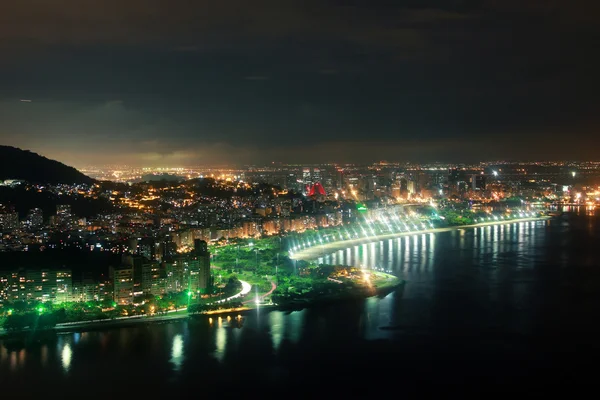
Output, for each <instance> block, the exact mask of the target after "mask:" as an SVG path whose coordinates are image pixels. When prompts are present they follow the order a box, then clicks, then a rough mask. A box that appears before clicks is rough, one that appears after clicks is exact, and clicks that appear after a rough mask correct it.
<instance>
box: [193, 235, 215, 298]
mask: <svg viewBox="0 0 600 400" xmlns="http://www.w3.org/2000/svg"><path fill="white" fill-rule="evenodd" d="M193 261H194V269H196V270H197V271H198V277H197V290H199V291H200V292H202V293H205V292H206V291H207V290H208V289H209V288H210V286H211V280H210V252H209V251H208V245H207V243H206V242H205V241H204V240H198V239H196V240H194V259H193Z"/></svg>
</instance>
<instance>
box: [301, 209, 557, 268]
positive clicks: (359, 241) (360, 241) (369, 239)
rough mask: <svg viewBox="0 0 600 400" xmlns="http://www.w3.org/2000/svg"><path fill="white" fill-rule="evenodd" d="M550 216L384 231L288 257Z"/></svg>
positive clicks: (314, 256) (307, 258) (303, 258)
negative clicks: (394, 231)
mask: <svg viewBox="0 0 600 400" xmlns="http://www.w3.org/2000/svg"><path fill="white" fill-rule="evenodd" d="M551 218H552V217H531V218H516V219H511V220H504V221H491V222H480V223H477V224H471V225H456V226H448V227H445V228H432V229H424V230H422V231H409V232H398V233H386V234H384V235H376V236H371V237H365V238H358V239H349V240H338V241H337V242H331V243H325V244H320V245H317V246H314V247H310V248H308V249H304V250H300V251H298V252H297V253H295V254H294V255H293V256H291V257H290V258H291V259H293V260H301V261H314V260H317V259H318V258H319V257H322V256H325V255H328V254H332V253H335V252H336V251H339V250H345V249H347V248H349V247H354V246H356V245H359V244H365V243H376V242H381V241H382V240H386V239H395V238H399V237H403V236H413V235H422V234H426V233H442V232H450V231H455V230H459V229H470V228H479V227H485V226H494V225H509V224H514V223H519V222H530V221H546V220H549V219H551Z"/></svg>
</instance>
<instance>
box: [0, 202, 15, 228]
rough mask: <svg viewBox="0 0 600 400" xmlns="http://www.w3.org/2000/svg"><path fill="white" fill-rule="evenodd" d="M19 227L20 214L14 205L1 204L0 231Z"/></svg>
mask: <svg viewBox="0 0 600 400" xmlns="http://www.w3.org/2000/svg"><path fill="white" fill-rule="evenodd" d="M18 227H19V214H18V213H17V212H15V209H14V207H12V206H3V205H2V204H0V231H12V230H14V229H17V228H18Z"/></svg>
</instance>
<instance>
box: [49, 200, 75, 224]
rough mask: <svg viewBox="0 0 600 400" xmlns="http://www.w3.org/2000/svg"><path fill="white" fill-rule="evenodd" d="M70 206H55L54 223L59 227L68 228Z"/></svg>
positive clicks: (70, 216) (70, 217) (70, 215)
mask: <svg viewBox="0 0 600 400" xmlns="http://www.w3.org/2000/svg"><path fill="white" fill-rule="evenodd" d="M72 217H73V215H72V214H71V206H70V205H68V204H59V205H57V206H56V218H55V219H54V223H55V224H56V225H59V226H68V225H70V224H71V219H72Z"/></svg>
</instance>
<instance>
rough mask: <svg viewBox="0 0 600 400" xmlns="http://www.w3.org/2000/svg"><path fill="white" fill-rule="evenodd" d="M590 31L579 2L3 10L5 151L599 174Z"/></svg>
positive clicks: (592, 5) (592, 13)
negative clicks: (436, 164) (553, 166)
mask: <svg viewBox="0 0 600 400" xmlns="http://www.w3.org/2000/svg"><path fill="white" fill-rule="evenodd" d="M599 17H600V5H599V3H598V2H592V1H587V0H586V1H584V0H569V1H564V0H563V1H558V0H555V1H553V0H549V1H542V0H538V1H527V0H497V1H466V0H465V1H454V0H437V1H409V0H406V1H402V0H397V1H391V0H390V1H384V0H368V1H367V0H365V1H358V0H357V1H341V0H339V1H332V0H298V1H296V0H266V1H259V0H211V1H203V0H190V1H179V0H171V1H159V0H118V1H114V0H97V1H93V0H87V1H86V0H53V1H48V0H4V1H2V2H0V51H1V54H0V143H1V144H8V145H13V146H17V147H21V148H26V149H31V150H33V151H36V152H39V153H42V154H44V155H46V156H48V157H51V158H55V159H58V160H60V161H63V162H65V163H68V164H71V165H74V166H76V167H84V166H87V165H90V164H96V165H99V164H100V165H101V164H108V163H122V164H129V165H138V166H185V165H198V164H225V163H254V162H256V163H263V162H270V161H283V162H305V163H312V162H330V161H334V162H369V161H379V160H390V161H396V160H397V161H403V160H410V161H433V160H440V161H460V160H464V161H478V160H486V159H499V158H505V159H559V158H560V159H597V158H598V157H597V155H598V154H597V151H596V149H597V146H598V145H600V135H599V134H598V131H599V130H598V127H600V121H599V118H600V116H599V113H598V110H599V109H600V108H599V106H600V104H599V103H600V101H599V100H598V92H599V89H600V57H599V56H598V55H597V53H598V44H599V43H600V24H599V23H598V20H599ZM24 99H26V100H31V102H23V101H21V100H24Z"/></svg>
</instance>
